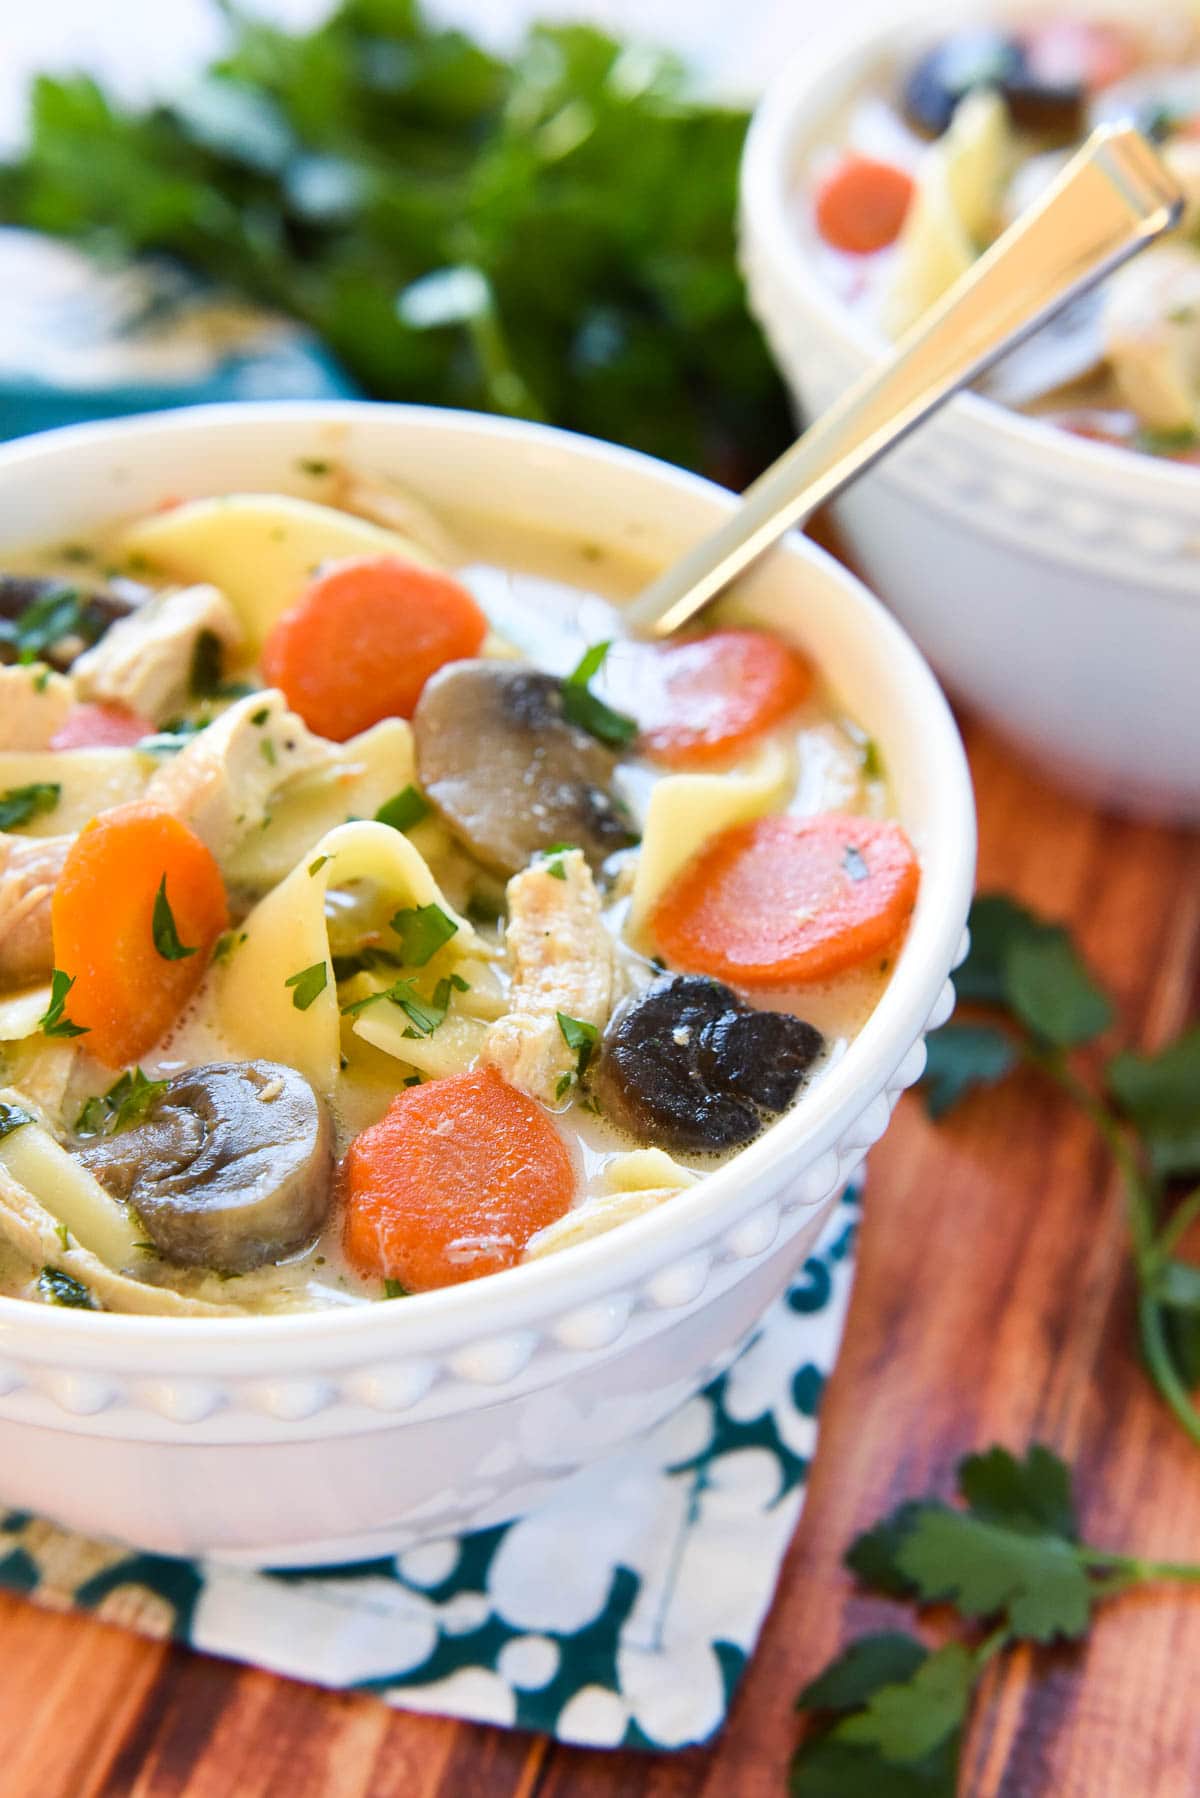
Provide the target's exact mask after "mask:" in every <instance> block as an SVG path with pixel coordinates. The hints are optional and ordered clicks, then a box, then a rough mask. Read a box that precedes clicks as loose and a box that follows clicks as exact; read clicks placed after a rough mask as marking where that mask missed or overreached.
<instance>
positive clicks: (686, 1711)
mask: <svg viewBox="0 0 1200 1798" xmlns="http://www.w3.org/2000/svg"><path fill="white" fill-rule="evenodd" d="M857 1216H858V1194H857V1193H856V1192H855V1191H853V1190H851V1191H849V1192H847V1193H846V1194H845V1195H844V1197H843V1199H842V1201H841V1203H840V1204H839V1205H838V1207H837V1209H836V1211H835V1213H834V1215H833V1217H832V1219H831V1221H830V1223H829V1225H828V1227H827V1228H826V1230H825V1232H824V1235H823V1237H822V1240H821V1243H820V1244H819V1246H818V1248H817V1249H816V1251H815V1252H814V1253H813V1254H812V1255H811V1256H810V1257H809V1259H808V1261H807V1262H806V1263H805V1265H804V1267H803V1269H802V1271H801V1273H800V1275H799V1277H798V1279H797V1280H796V1281H795V1282H794V1283H793V1285H792V1286H791V1288H790V1289H789V1291H788V1292H787V1293H786V1294H785V1296H784V1297H783V1298H782V1299H781V1300H780V1301H779V1302H778V1303H777V1304H776V1305H775V1306H773V1307H772V1309H771V1310H770V1311H769V1312H768V1313H767V1314H766V1316H765V1317H764V1318H763V1320H762V1323H761V1325H760V1326H759V1328H758V1330H757V1331H756V1332H755V1334H754V1336H753V1337H752V1339H751V1341H750V1342H749V1343H748V1344H747V1346H746V1347H745V1348H744V1349H743V1351H742V1353H741V1354H740V1355H739V1357H738V1359H737V1360H736V1361H734V1363H733V1364H732V1366H731V1367H730V1368H729V1369H728V1370H727V1371H726V1372H725V1373H724V1374H722V1375H721V1377H720V1378H719V1379H718V1380H715V1381H714V1382H713V1384H712V1385H711V1386H709V1387H707V1388H706V1389H705V1391H703V1392H702V1393H700V1394H699V1395H698V1396H697V1397H696V1398H694V1399H692V1400H691V1401H690V1402H689V1403H688V1404H686V1405H684V1407H683V1408H682V1409H681V1410H680V1411H678V1412H676V1413H675V1415H674V1416H672V1417H670V1418H668V1419H667V1421H666V1422H665V1423H663V1424H662V1425H660V1427H659V1428H658V1429H657V1430H655V1431H654V1432H653V1433H652V1434H651V1435H650V1436H648V1437H646V1438H644V1439H643V1440H641V1441H640V1442H637V1443H635V1444H633V1445H632V1446H630V1447H629V1448H627V1449H625V1450H623V1451H622V1452H621V1453H620V1454H618V1455H616V1456H613V1457H611V1458H610V1459H608V1460H606V1461H605V1462H603V1463H602V1464H601V1465H600V1466H598V1467H597V1468H595V1469H594V1470H593V1471H592V1472H591V1473H590V1474H588V1475H587V1476H585V1477H584V1478H583V1479H581V1480H580V1479H576V1480H574V1481H572V1482H571V1486H570V1489H569V1490H568V1491H566V1492H564V1493H563V1495H562V1496H561V1497H559V1498H556V1499H552V1500H551V1501H550V1502H548V1503H547V1504H545V1505H544V1506H542V1507H541V1508H540V1509H539V1510H537V1511H534V1512H532V1513H531V1514H530V1515H529V1516H527V1517H522V1518H519V1519H518V1520H517V1521H516V1522H515V1523H508V1524H503V1525H500V1526H498V1527H497V1528H495V1529H489V1530H482V1531H479V1532H478V1533H476V1534H473V1535H467V1536H461V1537H452V1538H444V1539H442V1540H440V1541H434V1542H426V1543H424V1544H422V1545H421V1546H420V1547H417V1548H412V1549H409V1550H407V1551H406V1552H405V1553H404V1554H401V1555H399V1556H397V1557H396V1558H394V1559H391V1558H389V1559H383V1560H374V1561H366V1562H362V1563H359V1564H357V1565H352V1566H342V1567H319V1568H311V1569H299V1570H289V1571H287V1572H285V1573H280V1572H271V1571H269V1570H264V1571H262V1572H253V1571H247V1570H244V1569H241V1568H231V1567H227V1566H222V1565H217V1564H214V1563H192V1562H188V1561H173V1560H167V1559H165V1558H163V1557H162V1556H156V1555H145V1554H132V1553H130V1552H129V1551H128V1550H126V1549H121V1548H117V1547H114V1546H112V1545H110V1544H106V1543H100V1542H94V1541H89V1540H86V1539H84V1538H82V1537H79V1536H75V1535H72V1534H70V1533H69V1532H67V1531H64V1530H60V1529H58V1528H57V1527H56V1526H54V1525H53V1524H49V1523H45V1522H43V1521H41V1520H40V1519H37V1518H31V1517H29V1516H27V1515H24V1514H18V1513H15V1512H10V1513H8V1514H7V1515H5V1514H4V1513H3V1511H0V1586H7V1587H9V1588H10V1589H13V1590H17V1591H20V1592H25V1593H27V1594H28V1595H29V1596H30V1597H31V1598H33V1599H34V1600H36V1601H38V1602H40V1603H44V1604H47V1605H52V1606H54V1607H55V1608H57V1609H72V1608H76V1609H79V1610H85V1611H92V1612H94V1613H96V1614H97V1615H99V1616H101V1617H104V1618H107V1619H108V1620H110V1621H112V1622H117V1623H123V1624H126V1625H127V1626H129V1627H131V1628H133V1629H137V1630H141V1631H143V1632H145V1633H147V1634H151V1635H155V1636H160V1637H165V1636H171V1637H174V1638H175V1639H177V1640H179V1641H183V1642H187V1643H189V1644H190V1645H191V1646H192V1647H193V1648H198V1649H202V1650H205V1651H206V1652H208V1653H211V1654H219V1655H224V1656H226V1657H228V1658H230V1659H232V1660H238V1661H246V1662H249V1663H250V1664H252V1665H254V1666H257V1667H266V1668H269V1669H270V1670H271V1671H272V1672H275V1673H282V1674H287V1675H290V1676H291V1677H292V1678H295V1679H305V1680H312V1681H314V1682H315V1683H317V1684H319V1685H324V1686H333V1687H337V1688H339V1689H356V1690H360V1691H370V1692H375V1693H377V1694H378V1695H379V1696H380V1697H381V1698H383V1699H385V1700H386V1702H387V1703H388V1704H392V1705H396V1706H398V1707H399V1708H401V1709H404V1710H414V1711H436V1712H440V1713H442V1714H444V1715H447V1716H455V1717H467V1718H472V1719H474V1720H476V1721H478V1722H484V1723H500V1724H507V1725H509V1726H511V1727H514V1728H517V1729H532V1730H541V1731H544V1732H546V1733H547V1734H550V1735H554V1736H557V1737H558V1738H559V1739H560V1740H562V1741H565V1742H575V1743H582V1744H587V1745H589V1746H593V1747H604V1748H616V1747H625V1748H652V1749H671V1748H682V1747H684V1746H686V1745H688V1744H689V1743H695V1742H703V1741H706V1740H707V1739H708V1738H709V1737H710V1736H712V1735H713V1734H714V1733H715V1732H716V1731H717V1730H719V1729H720V1727H721V1724H722V1723H723V1722H724V1719H725V1715H726V1712H727V1710H728V1708H729V1704H730V1700H731V1698H732V1696H733V1692H734V1689H735V1687H736V1685H737V1682H738V1679H739V1677H740V1676H741V1673H742V1671H743V1669H744V1667H745V1665H746V1662H747V1660H748V1658H749V1656H750V1654H751V1651H752V1650H753V1648H754V1644H755V1641H756V1640H757V1637H758V1632H759V1629H760V1628H761V1626H762V1621H763V1618H764V1616H765V1615H766V1612H767V1609H768V1607H769V1605H770V1603H771V1599H772V1596H773V1594H774V1590H775V1582H776V1578H777V1576H778V1572H779V1567H780V1563H781V1562H782V1560H783V1556H784V1553H785V1552H786V1549H787V1546H788V1542H789V1541H790V1539H791V1535H792V1531H793V1529H794V1528H795V1524H796V1519H797V1518H798V1516H799V1514H800V1508H801V1505H802V1504H803V1502H804V1490H805V1483H806V1481H807V1478H808V1471H809V1467H810V1466H811V1463H812V1458H813V1454H814V1451H815V1449H816V1441H817V1416H818V1407H819V1405H820V1400H821V1394H822V1391H823V1389H824V1386H825V1382H826V1380H827V1378H828V1376H829V1374H830V1373H831V1371H832V1369H833V1364H834V1361H835V1359H836V1356H837V1350H838V1344H839V1342H840V1340H841V1334H842V1325H843V1322H844V1320H845V1314H846V1307H847V1303H848V1300H849V1294H850V1283H851V1278H852V1272H853V1245H854V1234H855V1226H856V1221H857Z"/></svg>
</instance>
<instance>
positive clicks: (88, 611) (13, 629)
mask: <svg viewBox="0 0 1200 1798" xmlns="http://www.w3.org/2000/svg"><path fill="white" fill-rule="evenodd" d="M105 622H106V620H105V619H104V618H103V616H102V615H101V614H100V613H99V611H98V610H97V608H96V607H95V606H92V605H90V604H89V603H88V602H87V600H85V599H84V598H83V597H82V596H81V595H80V593H79V592H78V590H77V589H76V588H75V587H72V586H70V585H68V584H67V583H66V582H64V583H63V584H62V585H61V586H60V585H52V586H49V587H47V588H46V590H45V591H44V592H42V593H39V594H38V596H37V598H36V599H35V600H33V601H32V602H31V603H30V604H29V605H27V606H26V607H25V610H24V611H23V612H21V613H20V614H19V615H18V616H17V617H16V618H15V619H12V618H0V643H6V644H8V645H10V646H11V648H12V649H13V650H14V651H15V652H16V658H17V661H18V662H25V663H28V662H38V661H43V660H44V659H45V652H46V651H47V650H48V649H52V648H53V647H54V645H55V644H56V643H61V642H63V640H64V639H65V638H68V637H78V638H80V639H81V640H82V641H83V642H84V643H95V642H96V640H97V638H98V637H99V636H100V635H101V634H102V632H103V630H104V626H105Z"/></svg>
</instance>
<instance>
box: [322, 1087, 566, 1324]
mask: <svg viewBox="0 0 1200 1798" xmlns="http://www.w3.org/2000/svg"><path fill="white" fill-rule="evenodd" d="M342 1174H343V1191H344V1194H345V1201H346V1225H345V1241H346V1253H347V1255H348V1256H349V1258H350V1260H351V1261H352V1262H353V1264H354V1266H355V1267H357V1268H358V1269H359V1270H360V1271H361V1272H362V1273H365V1274H378V1275H379V1276H380V1278H381V1279H386V1280H399V1282H400V1283H401V1285H402V1286H404V1287H405V1288H406V1289H407V1290H408V1291H409V1292H427V1291H429V1290H431V1289H432V1288H433V1287H435V1286H453V1285H456V1284H457V1283H458V1282H459V1281H461V1280H478V1279H479V1278H480V1277H481V1276H482V1275H483V1274H494V1273H496V1272H497V1271H498V1270H499V1269H500V1268H503V1267H511V1266H512V1265H513V1263H514V1262H516V1261H519V1260H520V1258H521V1252H522V1250H523V1249H524V1247H525V1244H526V1243H527V1242H528V1241H529V1238H530V1237H531V1236H532V1235H534V1233H535V1232H536V1231H538V1230H541V1229H544V1228H545V1226H546V1225H547V1224H552V1223H553V1222H554V1221H555V1219H556V1218H559V1217H561V1216H562V1214H563V1212H564V1211H565V1210H566V1209H567V1207H568V1206H569V1205H570V1203H571V1198H572V1194H573V1192H574V1189H575V1175H574V1171H573V1169H572V1166H571V1158H570V1156H569V1155H568V1153H567V1150H566V1146H565V1144H564V1143H563V1140H562V1138H561V1136H560V1135H559V1134H558V1132H557V1130H556V1129H555V1128H554V1125H553V1124H552V1123H551V1122H550V1119H549V1118H548V1117H547V1115H546V1113H545V1112H544V1111H543V1110H542V1109H541V1107H540V1106H539V1105H538V1104H536V1102H535V1101H534V1100H533V1099H530V1098H527V1097H526V1095H525V1094H524V1093H521V1092H518V1091H517V1089H516V1087H513V1086H509V1084H508V1082H507V1081H506V1080H502V1079H501V1077H500V1075H499V1074H497V1073H496V1071H495V1070H494V1069H493V1068H481V1069H477V1070H476V1071H475V1072H473V1073H469V1074H454V1075H450V1076H449V1077H448V1078H446V1079H444V1080H431V1081H429V1082H427V1084H426V1085H424V1086H414V1087H410V1088H409V1089H408V1091H407V1092H402V1093H400V1094H399V1095H398V1096H397V1097H396V1098H395V1099H393V1100H392V1103H391V1104H390V1105H389V1107H388V1109H387V1111H386V1112H385V1113H384V1115H383V1117H382V1118H381V1119H380V1121H379V1122H378V1123H377V1124H373V1125H372V1126H371V1128H370V1129H369V1130H364V1131H363V1133H362V1135H361V1136H357V1137H355V1139H354V1141H353V1142H352V1143H351V1144H350V1148H349V1150H348V1151H347V1154H346V1158H345V1161H344V1163H343V1168H342Z"/></svg>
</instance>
